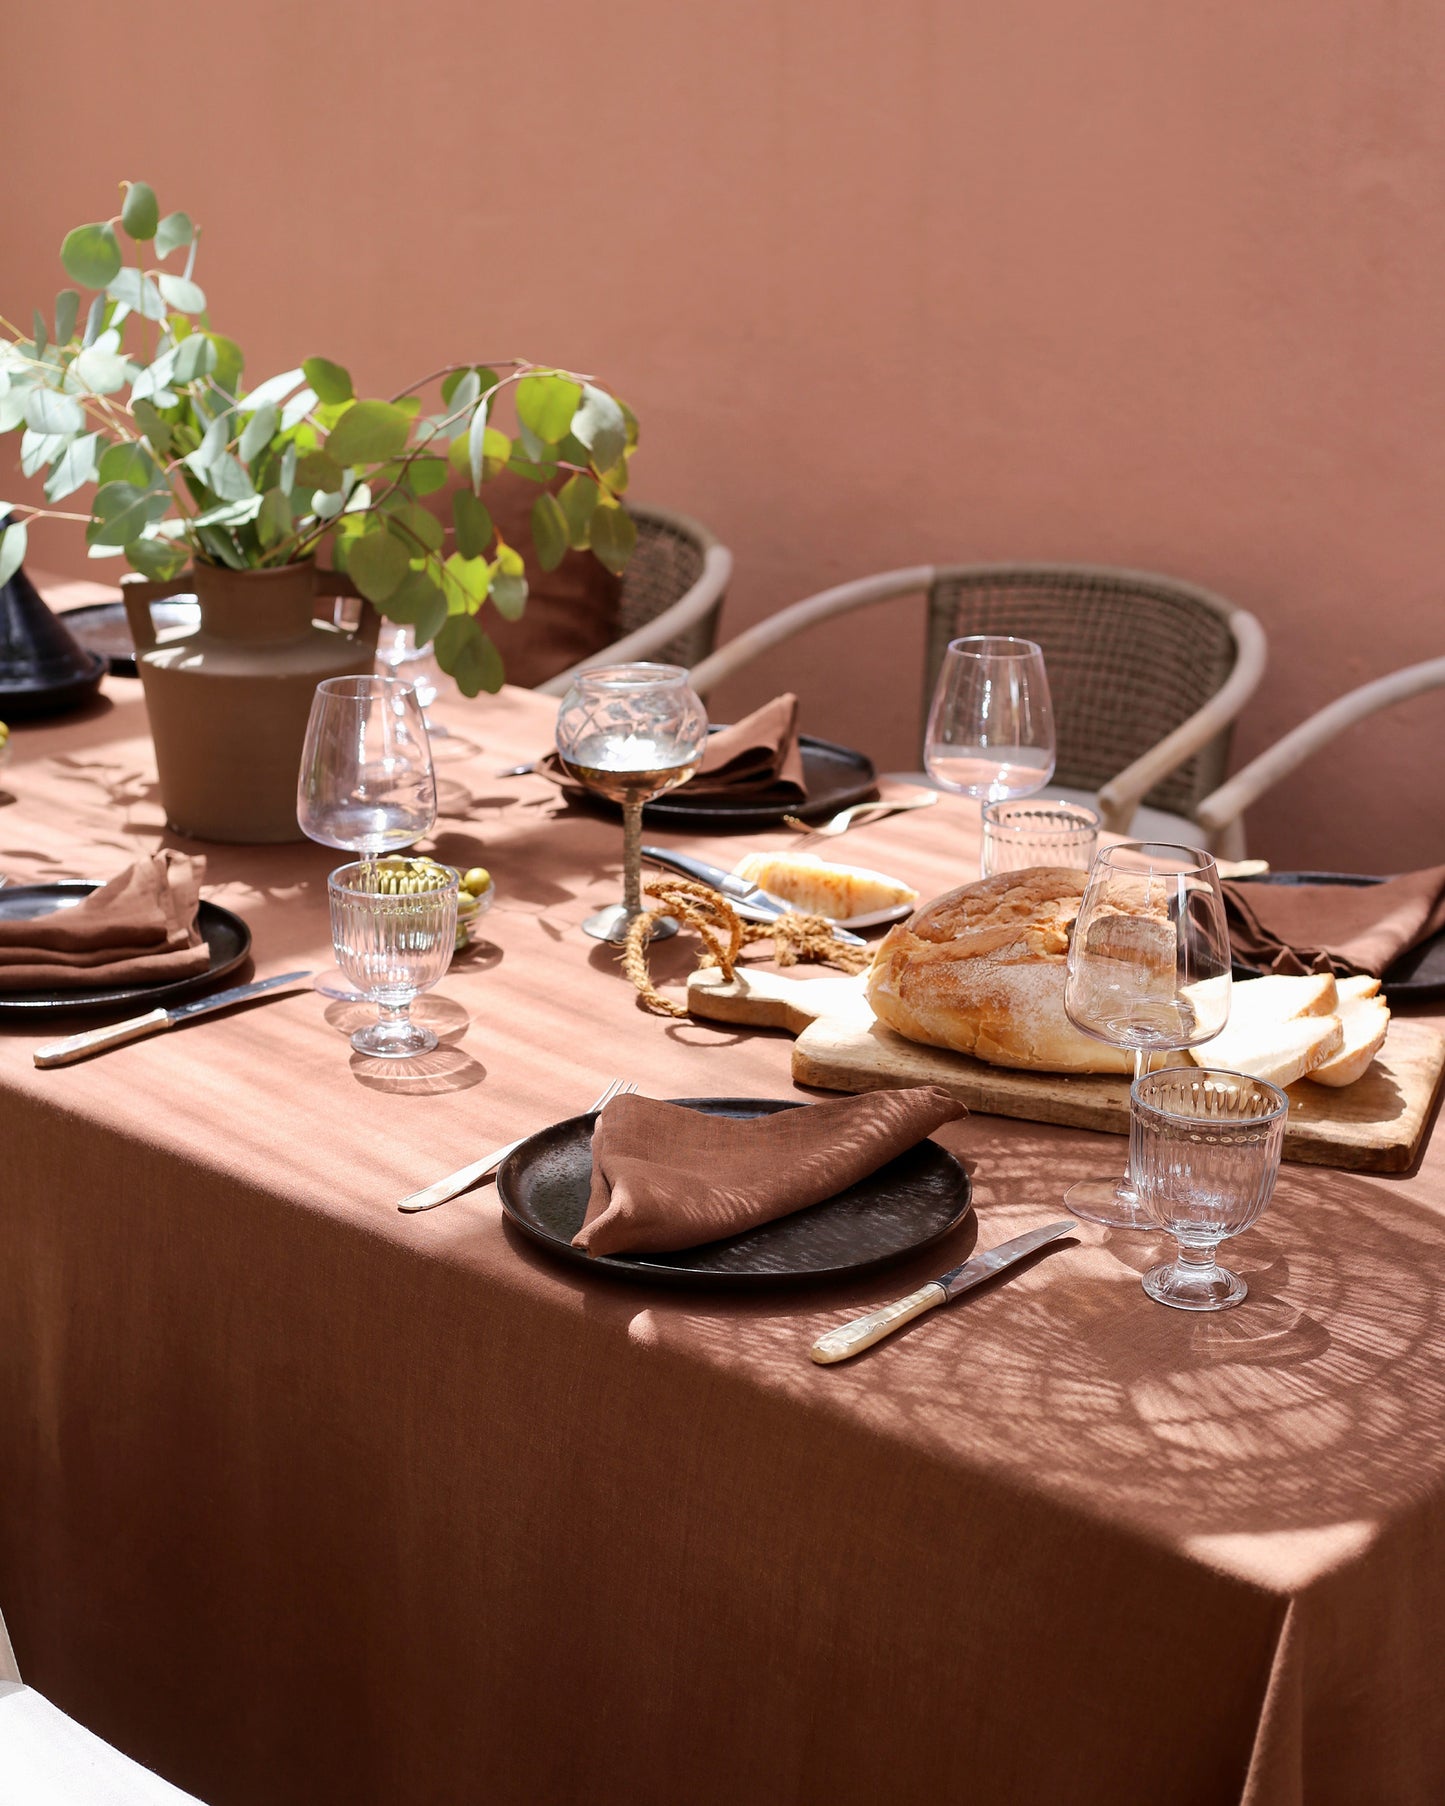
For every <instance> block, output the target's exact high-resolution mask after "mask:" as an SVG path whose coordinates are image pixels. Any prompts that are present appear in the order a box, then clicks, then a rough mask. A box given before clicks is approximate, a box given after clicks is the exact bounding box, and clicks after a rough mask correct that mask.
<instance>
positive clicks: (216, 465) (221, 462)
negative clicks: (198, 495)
mask: <svg viewBox="0 0 1445 1806" xmlns="http://www.w3.org/2000/svg"><path fill="white" fill-rule="evenodd" d="M205 481H206V484H207V486H208V487H209V488H210V489H212V490H213V491H214V492H215V494H216V495H218V496H219V497H220V498H221V500H222V501H223V502H245V501H249V500H251V499H252V498H253V497H254V496H255V494H256V485H255V484H254V483H253V482H252V481H251V478H250V476H249V474H248V473H247V470H246V466H245V465H244V464H242V463H241V461H240V459H239V458H236V457H234V456H233V455H232V454H231V453H230V452H222V453H221V455H220V457H218V458H215V459H213V460H212V461H211V463H210V464H208V465H207V467H206V477H205Z"/></svg>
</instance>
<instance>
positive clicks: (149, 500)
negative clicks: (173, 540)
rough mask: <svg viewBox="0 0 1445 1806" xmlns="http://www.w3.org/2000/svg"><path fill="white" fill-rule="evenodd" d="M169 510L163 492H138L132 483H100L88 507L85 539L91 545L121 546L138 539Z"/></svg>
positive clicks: (153, 490) (167, 501) (155, 490)
mask: <svg viewBox="0 0 1445 1806" xmlns="http://www.w3.org/2000/svg"><path fill="white" fill-rule="evenodd" d="M169 506H170V496H169V495H168V494H167V493H166V491H165V490H158V489H141V488H138V487H137V486H136V485H135V484H134V483H102V484H101V486H100V488H99V489H97V490H96V492H95V500H94V501H93V502H92V503H91V510H90V511H91V516H92V520H91V524H90V526H89V527H88V528H87V530H86V535H85V537H86V539H87V540H88V541H89V543H90V544H91V545H97V546H123V545H125V544H126V543H127V542H128V541H129V540H132V539H139V538H140V536H141V533H142V531H143V530H144V528H145V527H146V526H147V525H148V524H149V523H150V522H151V521H157V520H159V519H160V517H161V516H162V515H163V514H164V513H165V511H166V509H167V508H168V507H169Z"/></svg>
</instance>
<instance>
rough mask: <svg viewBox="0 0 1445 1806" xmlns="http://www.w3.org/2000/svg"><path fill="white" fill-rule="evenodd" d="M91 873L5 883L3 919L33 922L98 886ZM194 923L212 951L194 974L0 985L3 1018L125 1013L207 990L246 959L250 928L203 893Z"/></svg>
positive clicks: (0, 901)
mask: <svg viewBox="0 0 1445 1806" xmlns="http://www.w3.org/2000/svg"><path fill="white" fill-rule="evenodd" d="M99 889H100V886H99V885H98V884H95V883H92V882H91V881H90V880H89V879H81V878H68V879H64V880H62V881H61V882H60V883H57V884H14V885H10V884H7V885H5V886H4V887H3V888H0V921H5V922H29V921H32V920H33V919H34V918H35V917H36V916H44V915H49V914H50V913H51V911H52V910H55V909H67V908H71V907H73V906H74V905H75V904H76V903H78V902H79V901H80V899H81V898H82V897H85V896H88V895H89V894H90V892H91V891H93V890H99ZM196 926H197V927H198V928H199V929H200V931H201V935H202V938H203V939H204V941H205V943H206V946H207V948H208V949H209V951H210V955H211V963H210V966H209V967H208V969H207V970H206V971H204V972H197V973H195V974H194V975H193V976H192V977H190V978H176V979H172V980H171V981H170V982H169V983H168V984H159V985H117V986H113V987H112V988H111V989H109V990H94V991H0V1021H5V1020H7V1019H8V1020H9V1021H11V1022H17V1021H19V1022H37V1021H41V1020H43V1019H44V1018H45V1017H47V1016H71V1015H73V1016H98V1015H103V1014H105V1013H107V1012H113V1013H114V1014H116V1015H124V1013H125V1012H126V1010H127V1009H129V1008H131V1007H132V1006H134V1007H135V1009H136V1011H137V1012H138V1013H139V1012H143V1011H145V1010H156V1009H162V1008H164V1009H169V1008H170V1007H171V1006H172V1005H173V1004H177V1003H182V1002H184V1000H185V999H186V998H187V997H195V996H198V995H199V994H200V993H201V992H202V991H208V990H209V989H210V988H211V986H212V985H213V984H215V983H216V982H217V980H218V979H222V978H227V977H229V976H230V974H231V973H232V972H234V971H235V970H236V968H237V967H238V966H240V965H242V964H244V962H245V959H246V956H247V955H248V954H249V953H250V951H251V930H250V929H249V928H248V927H247V926H246V924H245V923H244V922H243V921H242V920H241V918H240V916H237V915H232V913H231V911H230V910H229V909H222V908H221V906H220V904H219V903H208V902H206V901H205V899H204V898H202V900H201V907H200V909H199V910H198V911H197V913H196Z"/></svg>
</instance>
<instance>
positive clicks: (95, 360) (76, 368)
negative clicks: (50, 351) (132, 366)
mask: <svg viewBox="0 0 1445 1806" xmlns="http://www.w3.org/2000/svg"><path fill="white" fill-rule="evenodd" d="M111 336H112V335H111V334H110V333H103V334H102V335H101V337H102V338H110V337H111ZM127 370H128V366H127V364H126V360H125V359H124V358H123V357H121V356H120V354H119V353H118V352H115V351H106V350H103V349H102V347H101V346H100V345H98V344H96V345H90V346H87V347H86V349H85V350H84V351H82V352H80V354H79V355H78V356H77V357H76V359H75V361H74V362H73V363H72V364H71V366H70V368H69V370H67V371H66V373H65V374H66V381H67V382H69V383H71V384H72V385H73V386H74V387H76V388H79V389H84V390H86V391H87V392H88V393H89V394H91V395H114V394H115V393H116V392H117V391H118V390H120V389H123V388H124V387H125V385H126V377H127Z"/></svg>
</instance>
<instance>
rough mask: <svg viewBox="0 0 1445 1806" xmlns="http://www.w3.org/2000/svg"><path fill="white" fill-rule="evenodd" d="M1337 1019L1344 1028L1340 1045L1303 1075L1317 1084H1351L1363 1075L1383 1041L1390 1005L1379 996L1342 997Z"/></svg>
mask: <svg viewBox="0 0 1445 1806" xmlns="http://www.w3.org/2000/svg"><path fill="white" fill-rule="evenodd" d="M1345 983H1346V984H1348V983H1349V980H1348V979H1346V980H1345ZM1343 988H1344V987H1343V986H1341V989H1342V990H1343ZM1340 1022H1341V1024H1342V1025H1343V1027H1344V1031H1345V1039H1344V1045H1343V1046H1342V1047H1341V1048H1340V1051H1339V1052H1338V1053H1337V1054H1332V1055H1330V1057H1329V1058H1328V1059H1325V1060H1321V1061H1320V1063H1319V1065H1317V1066H1313V1067H1311V1068H1310V1070H1309V1072H1308V1073H1307V1074H1306V1075H1305V1076H1306V1077H1307V1078H1309V1079H1312V1080H1313V1081H1314V1083H1315V1084H1317V1085H1336V1086H1338V1085H1353V1084H1354V1082H1355V1080H1356V1079H1358V1078H1363V1077H1364V1075H1365V1073H1366V1072H1367V1071H1368V1069H1369V1067H1370V1064H1371V1062H1372V1061H1373V1060H1374V1058H1375V1055H1376V1054H1377V1053H1378V1052H1379V1051H1380V1049H1381V1048H1382V1047H1383V1046H1384V1045H1385V1035H1386V1033H1387V1031H1388V1030H1389V1027H1390V1006H1389V1004H1387V1003H1386V1002H1385V1000H1384V998H1383V997H1345V998H1344V999H1343V1000H1342V1001H1341V1003H1340Z"/></svg>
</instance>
